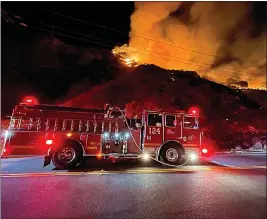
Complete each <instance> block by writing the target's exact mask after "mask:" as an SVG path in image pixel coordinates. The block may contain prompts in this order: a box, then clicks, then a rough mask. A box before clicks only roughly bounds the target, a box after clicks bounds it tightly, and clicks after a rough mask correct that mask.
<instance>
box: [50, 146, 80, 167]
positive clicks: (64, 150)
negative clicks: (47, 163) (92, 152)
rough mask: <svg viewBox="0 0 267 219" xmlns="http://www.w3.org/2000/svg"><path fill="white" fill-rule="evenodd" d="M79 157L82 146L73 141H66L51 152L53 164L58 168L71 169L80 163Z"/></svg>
mask: <svg viewBox="0 0 267 219" xmlns="http://www.w3.org/2000/svg"><path fill="white" fill-rule="evenodd" d="M81 158H82V148H81V146H80V145H78V144H74V143H67V144H66V145H64V146H63V147H60V148H58V149H57V150H56V151H55V152H54V153H53V154H52V161H53V164H54V165H55V166H56V168H58V169H71V168H73V167H75V166H76V165H77V164H78V163H80V161H81Z"/></svg>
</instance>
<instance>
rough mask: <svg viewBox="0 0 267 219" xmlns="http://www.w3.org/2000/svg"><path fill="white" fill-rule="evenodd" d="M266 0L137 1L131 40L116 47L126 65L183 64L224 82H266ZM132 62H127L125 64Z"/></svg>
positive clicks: (255, 84) (176, 66)
mask: <svg viewBox="0 0 267 219" xmlns="http://www.w3.org/2000/svg"><path fill="white" fill-rule="evenodd" d="M259 10H266V7H265V5H263V6H262V5H261V4H255V3H244V2H195V3H194V2H136V3H135V11H134V13H133V14H132V16H131V32H130V41H129V45H124V46H122V47H115V48H114V49H113V53H115V54H116V55H121V56H122V57H123V60H124V62H125V60H128V62H127V61H126V65H128V66H131V62H136V63H138V64H155V65H157V66H160V67H162V68H165V69H185V70H191V71H196V72H198V73H199V74H200V75H201V76H208V77H213V78H214V80H215V81H217V82H219V83H224V82H226V81H227V79H228V78H234V79H235V80H239V81H240V80H242V81H248V83H249V87H265V85H266V27H265V24H262V25H260V24H257V23H256V21H255V17H256V16H257V13H258V11H259ZM127 63H128V64H127Z"/></svg>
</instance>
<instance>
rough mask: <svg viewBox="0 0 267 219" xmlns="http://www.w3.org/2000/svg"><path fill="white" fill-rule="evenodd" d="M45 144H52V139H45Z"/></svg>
mask: <svg viewBox="0 0 267 219" xmlns="http://www.w3.org/2000/svg"><path fill="white" fill-rule="evenodd" d="M45 143H46V144H47V145H51V144H53V140H50V139H49V140H46V142H45Z"/></svg>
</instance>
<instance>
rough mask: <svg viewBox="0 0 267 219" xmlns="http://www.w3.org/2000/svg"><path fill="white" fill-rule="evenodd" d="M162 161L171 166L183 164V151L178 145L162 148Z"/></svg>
mask: <svg viewBox="0 0 267 219" xmlns="http://www.w3.org/2000/svg"><path fill="white" fill-rule="evenodd" d="M160 160H161V161H162V162H164V163H167V164H171V165H179V164H181V163H182V149H181V148H180V147H179V146H178V145H176V144H169V145H166V146H165V147H163V148H162V150H161V152H160Z"/></svg>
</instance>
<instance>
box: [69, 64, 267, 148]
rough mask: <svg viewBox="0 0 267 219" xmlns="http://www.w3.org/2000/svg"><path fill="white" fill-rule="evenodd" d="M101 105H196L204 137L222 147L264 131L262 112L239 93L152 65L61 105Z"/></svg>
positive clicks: (207, 81) (161, 107)
mask: <svg viewBox="0 0 267 219" xmlns="http://www.w3.org/2000/svg"><path fill="white" fill-rule="evenodd" d="M133 101H134V102H133ZM105 102H109V103H111V104H113V105H118V106H120V107H124V106H126V107H129V106H132V105H133V103H134V105H136V104H137V105H139V107H137V108H142V107H143V108H144V106H154V107H155V106H156V108H160V109H170V108H172V109H173V108H175V109H188V108H189V107H190V106H192V105H197V106H199V107H200V108H201V111H202V114H203V116H204V117H203V118H205V119H204V121H203V122H202V123H203V125H204V128H205V129H206V130H207V133H211V134H210V135H211V138H213V139H214V140H216V141H217V142H220V141H222V142H221V143H222V144H223V142H224V143H225V144H226V145H225V147H231V146H233V141H242V140H244V139H242V137H236V136H235V135H237V133H248V134H247V135H253V133H261V135H263V134H262V133H264V132H265V127H266V124H265V112H264V110H263V108H262V107H261V106H260V105H259V104H257V103H256V102H254V101H252V100H250V99H248V98H247V97H246V96H245V95H243V93H242V91H241V90H232V89H230V88H228V87H226V86H224V85H220V84H217V83H215V82H211V81H209V80H206V79H203V78H201V77H200V76H199V75H198V74H197V73H196V72H192V71H181V70H180V71H175V70H172V71H170V70H165V69H162V68H160V67H157V66H154V65H140V66H137V67H136V68H133V69H132V71H131V72H129V73H128V74H125V75H124V76H122V77H120V78H118V79H116V80H113V81H110V82H108V83H105V84H103V85H100V86H96V87H94V88H93V89H91V90H89V91H88V92H84V93H82V94H80V95H78V96H76V97H75V98H72V99H70V100H67V101H65V103H64V105H67V106H75V107H88V108H91V107H97V108H103V105H104V103H105ZM135 108H136V106H135ZM152 108H153V107H152ZM251 130H254V131H251ZM255 130H256V131H255ZM225 135H227V136H225ZM230 136H231V137H230ZM240 136H241V135H240ZM240 139H242V140H240ZM231 142H232V143H231ZM227 144H228V145H227ZM238 144H240V142H239V143H238Z"/></svg>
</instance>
